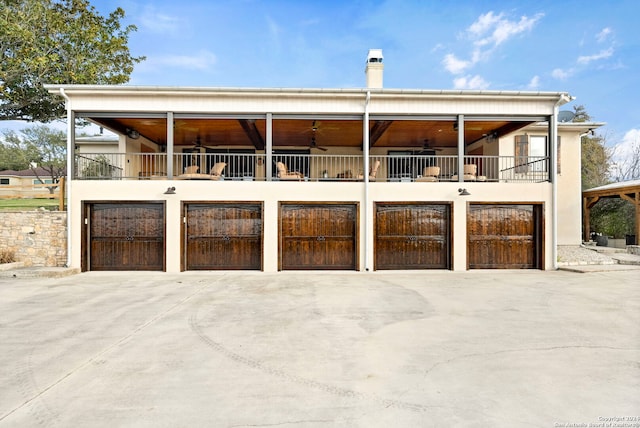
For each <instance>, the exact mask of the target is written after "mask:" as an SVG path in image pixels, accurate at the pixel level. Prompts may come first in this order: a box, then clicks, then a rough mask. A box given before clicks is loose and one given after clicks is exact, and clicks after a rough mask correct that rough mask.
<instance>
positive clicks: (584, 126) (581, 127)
mask: <svg viewBox="0 0 640 428" xmlns="http://www.w3.org/2000/svg"><path fill="white" fill-rule="evenodd" d="M606 125H607V122H558V128H560V129H571V128H575V130H576V131H588V130H589V129H596V128H600V127H602V126H606ZM529 126H530V127H532V128H547V127H548V126H549V122H536V123H535V124H531V125H529Z"/></svg>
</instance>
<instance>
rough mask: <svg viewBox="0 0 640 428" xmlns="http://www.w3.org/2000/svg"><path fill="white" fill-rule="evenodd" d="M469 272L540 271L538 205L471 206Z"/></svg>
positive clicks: (540, 231)
mask: <svg viewBox="0 0 640 428" xmlns="http://www.w3.org/2000/svg"><path fill="white" fill-rule="evenodd" d="M467 236H468V244H467V254H468V261H469V269H540V268H542V247H543V245H542V206H541V205H531V204H523V205H519V204H504V205H488V204H487V205H482V204H471V205H470V206H469V214H468V220H467Z"/></svg>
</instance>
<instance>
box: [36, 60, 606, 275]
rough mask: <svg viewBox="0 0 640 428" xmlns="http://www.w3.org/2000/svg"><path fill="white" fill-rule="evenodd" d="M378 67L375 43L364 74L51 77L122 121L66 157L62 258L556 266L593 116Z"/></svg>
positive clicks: (80, 107) (357, 266)
mask: <svg viewBox="0 0 640 428" xmlns="http://www.w3.org/2000/svg"><path fill="white" fill-rule="evenodd" d="M382 71H383V64H382V55H381V52H380V51H374V50H372V51H371V52H370V55H369V57H368V59H367V82H368V85H369V86H370V87H368V88H363V89H267V88H255V89H254V88H198V87H138V86H91V85H50V86H48V89H49V91H50V92H51V93H54V94H60V95H61V96H63V97H65V98H66V100H67V107H68V109H69V111H70V113H71V117H70V118H69V120H71V121H73V120H74V118H83V119H85V120H89V121H91V122H94V123H96V124H97V125H99V126H101V127H104V128H105V129H109V130H111V131H112V132H115V133H116V134H118V135H119V140H118V150H117V151H116V152H114V151H104V152H95V153H93V154H88V153H86V152H84V153H82V154H76V155H75V157H73V156H71V155H70V162H69V163H70V166H71V169H70V176H71V177H72V179H71V180H70V181H69V182H68V184H69V188H68V191H69V193H68V195H69V196H68V197H69V199H68V209H69V217H68V218H69V227H70V231H69V233H70V235H69V236H70V239H69V242H70V259H69V262H70V265H71V266H73V267H81V268H82V269H83V270H136V269H140V270H166V271H168V272H178V271H182V270H197V269H205V270H230V269H246V270H263V271H268V272H273V271H278V270H329V269H333V270H335V269H338V270H360V271H365V270H395V269H449V270H456V271H464V270H467V269H483V268H533V269H554V268H556V247H557V245H579V244H580V243H581V227H580V219H581V192H580V136H581V134H584V133H586V132H588V131H589V130H590V129H594V128H597V127H598V126H601V125H602V123H572V122H570V121H566V122H565V121H562V122H561V121H559V120H558V108H559V107H560V106H562V105H563V104H565V103H567V102H569V101H570V100H571V99H572V98H571V97H570V96H569V94H567V93H564V92H518V91H463V90H449V91H447V90H406V89H383V88H382ZM562 120H567V119H566V118H565V117H564V116H563V118H562ZM569 120H570V119H569ZM76 144H77V142H76V141H75V139H74V138H73V136H71V137H70V139H69V147H75V145H76ZM556 169H557V172H556Z"/></svg>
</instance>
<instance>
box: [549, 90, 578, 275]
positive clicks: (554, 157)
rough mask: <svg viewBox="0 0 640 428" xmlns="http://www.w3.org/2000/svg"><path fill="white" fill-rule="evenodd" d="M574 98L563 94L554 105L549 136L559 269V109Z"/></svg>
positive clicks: (554, 262) (555, 252)
mask: <svg viewBox="0 0 640 428" xmlns="http://www.w3.org/2000/svg"><path fill="white" fill-rule="evenodd" d="M572 99H573V98H572V97H570V96H567V95H565V94H562V95H561V96H560V99H559V100H558V101H556V104H555V105H554V106H553V115H552V116H551V118H550V120H549V125H550V126H549V127H550V128H551V129H550V130H549V138H551V156H550V159H551V165H550V166H551V168H549V170H550V171H551V264H552V267H553V269H554V270H557V269H558V109H559V108H560V106H561V105H563V104H566V103H568V102H569V101H571V100H572Z"/></svg>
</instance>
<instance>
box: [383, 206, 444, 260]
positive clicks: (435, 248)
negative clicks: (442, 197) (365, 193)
mask: <svg viewBox="0 0 640 428" xmlns="http://www.w3.org/2000/svg"><path fill="white" fill-rule="evenodd" d="M450 227H451V226H450V207H449V206H448V205H446V204H388V205H387V204H377V205H376V225H375V228H376V238H375V239H376V243H375V260H376V269H380V270H382V269H448V268H449V267H450V260H451V257H450Z"/></svg>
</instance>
